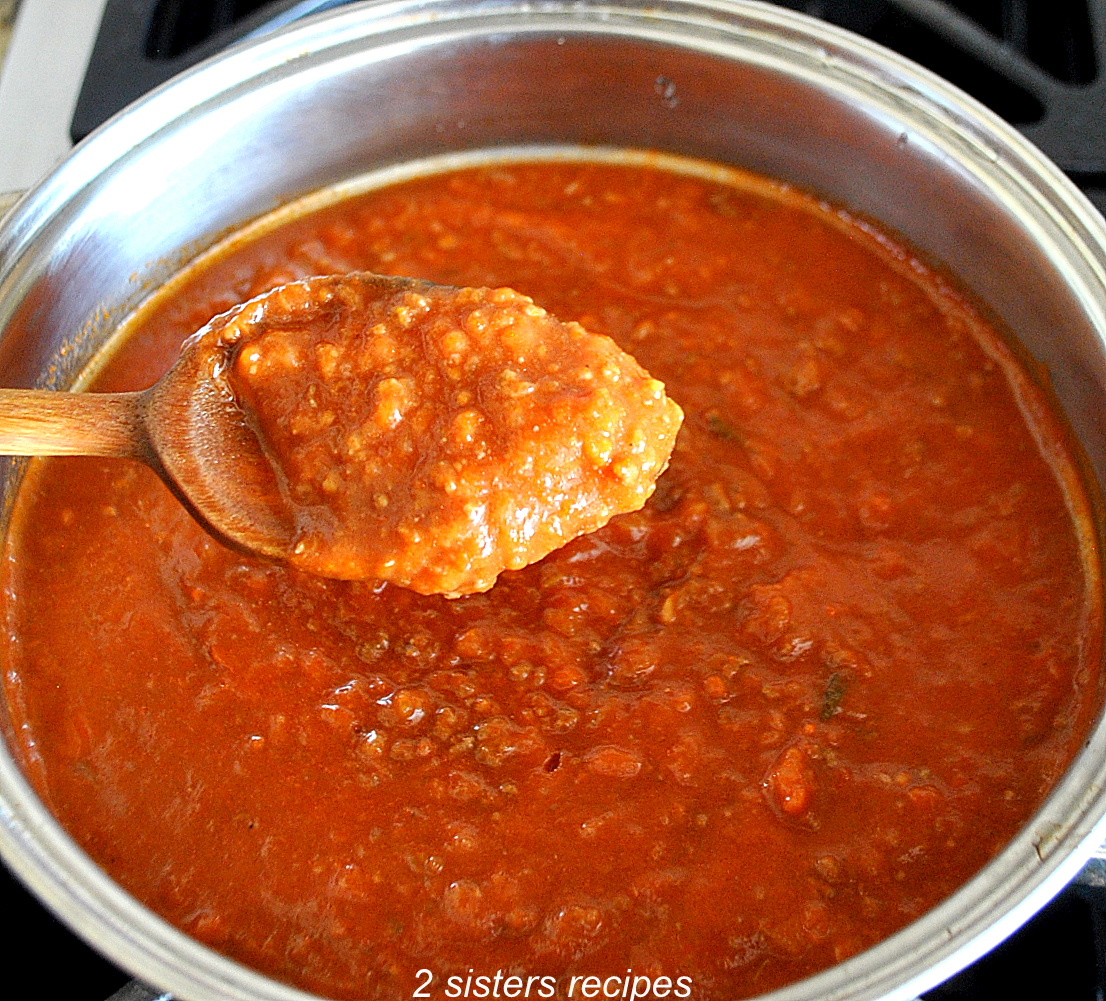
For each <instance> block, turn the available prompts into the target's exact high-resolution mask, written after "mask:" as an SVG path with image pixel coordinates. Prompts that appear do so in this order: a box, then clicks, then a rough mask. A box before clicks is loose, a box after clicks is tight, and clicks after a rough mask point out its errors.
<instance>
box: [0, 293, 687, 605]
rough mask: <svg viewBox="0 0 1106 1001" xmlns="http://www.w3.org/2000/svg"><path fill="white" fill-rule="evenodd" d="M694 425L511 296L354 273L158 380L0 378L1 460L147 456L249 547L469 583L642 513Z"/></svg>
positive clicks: (277, 302) (443, 586)
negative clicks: (62, 387) (105, 385)
mask: <svg viewBox="0 0 1106 1001" xmlns="http://www.w3.org/2000/svg"><path fill="white" fill-rule="evenodd" d="M328 373H329V374H328ZM681 418H682V414H681V413H680V410H679V407H677V406H676V405H675V404H674V403H672V402H671V401H670V400H668V399H667V398H665V396H664V392H663V386H662V385H661V384H660V383H659V382H657V381H656V380H655V379H653V378H652V377H650V376H649V374H648V373H647V372H645V371H644V369H642V368H641V367H640V366H639V365H638V364H637V362H636V361H634V359H633V358H631V357H630V356H629V355H627V354H625V353H624V352H623V351H622V350H621V349H620V348H619V347H618V346H617V345H616V344H615V343H614V342H613V341H611V340H610V339H609V338H606V337H601V336H598V335H595V334H591V333H588V332H587V331H585V330H584V329H583V328H581V327H580V326H579V325H578V324H572V323H569V324H564V323H561V322H560V321H559V320H557V319H555V318H554V317H551V316H549V315H548V314H547V313H545V311H544V310H542V309H540V308H539V307H537V306H536V305H534V303H533V302H532V301H531V300H530V299H528V298H526V297H525V296H521V295H519V294H518V293H517V292H514V291H512V290H510V289H457V288H450V287H447V286H441V285H435V284H433V283H431V282H426V281H420V280H417V279H411V278H395V277H384V276H380V275H374V274H370V273H366V272H355V273H352V274H348V275H326V276H319V277H316V278H309V279H305V280H303V281H299V282H292V283H290V284H288V285H284V286H279V287H278V288H275V289H273V290H272V291H270V292H267V293H265V294H264V295H261V296H258V297H256V298H254V299H251V300H250V301H249V302H247V303H243V304H241V305H239V306H236V307H234V308H233V309H231V310H228V311H227V312H226V313H223V314H221V315H220V316H217V317H215V318H214V319H213V320H212V321H211V322H210V323H208V324H207V325H206V326H205V327H204V328H202V329H201V330H199V331H197V333H196V334H194V335H193V336H192V337H191V338H189V340H187V341H186V342H185V344H184V347H183V349H182V352H181V356H180V358H179V359H178V360H177V362H176V363H175V364H174V366H173V367H172V368H171V369H170V370H169V372H167V373H166V374H165V375H164V376H163V377H162V378H161V380H160V381H158V382H157V383H156V384H155V385H154V386H152V387H151V388H149V389H147V390H145V391H143V392H137V393H119V394H109V393H99V394H98V393H53V392H40V391H28V390H0V454H5V453H6V454H9V455H96V456H113V457H123V458H132V459H139V460H141V461H142V462H145V463H146V464H147V465H149V466H150V467H151V468H152V469H153V470H154V471H155V472H156V473H157V474H158V475H159V476H160V477H161V478H162V480H164V482H165V483H166V484H167V485H168V486H169V488H170V489H171V490H172V491H173V493H175V494H176V495H177V497H179V498H180V500H181V501H182V502H183V503H184V504H185V505H186V506H187V507H188V508H189V509H190V510H191V511H192V513H193V514H194V515H195V516H196V518H197V519H198V520H199V521H200V522H201V523H202V524H204V525H205V526H207V527H208V528H209V529H211V530H212V531H213V532H214V533H215V534H216V535H217V536H219V537H221V538H222V539H223V540H225V541H226V542H228V543H230V544H231V545H233V546H235V547H236V548H238V549H240V550H244V551H246V552H251V553H255V554H259V555H262V556H266V557H269V558H273V559H278V560H284V561H287V562H289V563H291V564H293V565H294V566H297V567H299V568H301V569H305V570H309V571H311V572H314V573H318V574H321V575H323V576H327V577H338V578H349V579H356V578H362V577H372V578H377V579H384V580H390V581H392V582H393V583H397V584H401V585H403V586H405V587H410V588H413V589H414V590H418V591H421V592H422V593H444V594H447V595H457V594H464V593H471V592H472V591H477V590H486V589H487V588H488V587H491V586H492V584H493V583H494V581H495V579H496V576H497V575H498V573H499V572H500V571H502V570H504V569H518V568H520V567H522V566H525V565H526V564H528V563H530V562H533V561H534V560H537V559H540V558H541V557H542V556H544V555H545V554H546V553H548V552H550V551H551V550H552V549H554V548H557V547H558V546H561V545H564V544H565V543H566V542H567V541H569V540H570V539H571V538H574V537H575V536H576V535H579V534H582V533H584V532H590V531H594V530H595V529H596V528H599V527H601V526H602V525H603V524H605V523H606V521H607V520H608V519H609V518H610V517H612V516H613V515H614V514H617V513H619V512H621V511H629V510H635V509H636V508H638V507H640V506H641V505H642V504H644V503H645V501H646V499H647V498H648V497H649V495H650V494H651V493H652V491H653V487H654V484H655V481H656V477H657V476H659V475H660V473H661V472H662V471H663V469H664V467H665V465H666V464H667V461H668V457H669V454H670V453H671V451H672V447H673V445H674V442H675V436H676V432H677V430H678V428H679V424H680V420H681Z"/></svg>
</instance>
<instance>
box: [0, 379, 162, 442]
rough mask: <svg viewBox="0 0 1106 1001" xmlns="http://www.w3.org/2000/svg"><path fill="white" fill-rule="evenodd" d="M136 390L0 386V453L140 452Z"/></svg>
mask: <svg viewBox="0 0 1106 1001" xmlns="http://www.w3.org/2000/svg"><path fill="white" fill-rule="evenodd" d="M142 396H143V394H142V393H61V392H51V391H48V390H38V389H0V455H104V456H112V457H115V458H134V459H140V458H144V457H145V456H146V455H147V453H148V451H149V449H148V446H147V443H146V433H145V430H144V428H143V425H142V422H141V418H140V415H139V404H140V401H141V398H142Z"/></svg>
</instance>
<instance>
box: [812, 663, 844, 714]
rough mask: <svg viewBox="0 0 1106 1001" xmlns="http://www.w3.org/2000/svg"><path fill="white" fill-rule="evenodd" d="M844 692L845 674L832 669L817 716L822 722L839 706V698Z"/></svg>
mask: <svg viewBox="0 0 1106 1001" xmlns="http://www.w3.org/2000/svg"><path fill="white" fill-rule="evenodd" d="M844 694H845V676H844V675H843V674H842V673H841V672H840V671H834V672H833V674H831V675H830V676H829V681H827V682H826V693H825V695H823V696H822V711H821V712H820V713H819V714H818V718H819V719H820V720H821V721H822V722H823V723H824V722H825V721H826V720H828V719H830V718H831V717H832V716H833V715H834V713H836V712H837V710H838V709H839V708H840V707H841V699H842V697H843V696H844Z"/></svg>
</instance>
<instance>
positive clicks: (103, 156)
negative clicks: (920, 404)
mask: <svg viewBox="0 0 1106 1001" xmlns="http://www.w3.org/2000/svg"><path fill="white" fill-rule="evenodd" d="M549 144H556V145H562V144H575V145H580V144H582V145H586V146H591V145H601V146H614V147H626V146H628V147H637V148H649V149H656V150H664V151H669V152H674V153H681V154H685V155H692V156H698V157H704V158H707V159H713V160H718V161H723V162H726V163H732V164H737V165H740V166H742V167H746V168H751V169H753V170H758V171H762V172H764V173H767V174H771V175H774V176H776V177H780V178H783V179H785V180H788V181H792V182H794V183H796V184H800V185H803V186H806V187H809V188H813V189H815V190H817V191H819V192H822V193H824V194H825V195H826V196H828V197H829V198H830V199H832V200H834V201H836V202H839V203H842V204H844V205H846V206H849V207H851V208H853V209H856V210H858V211H860V212H862V213H866V214H868V215H870V216H872V217H874V218H876V219H879V220H881V221H882V222H883V223H884V224H886V225H887V226H890V227H892V228H893V229H895V230H897V231H898V232H900V233H901V234H903V235H904V236H905V237H906V238H907V239H908V240H909V241H911V242H912V243H913V244H914V245H915V246H916V247H917V248H919V249H920V250H921V251H922V252H923V253H924V254H927V255H929V256H930V257H932V258H933V259H935V260H937V261H941V262H943V263H945V264H946V265H947V266H948V267H950V268H951V269H952V270H953V271H955V272H956V273H957V274H958V275H959V277H960V278H961V280H962V281H963V282H964V283H965V284H966V285H967V286H968V287H969V288H971V289H972V290H973V291H974V292H975V294H976V295H977V296H978V297H979V298H980V299H981V300H982V301H983V302H984V303H986V304H987V305H988V306H989V307H990V308H991V309H992V310H993V311H994V313H995V314H996V315H997V316H998V317H1000V318H1001V319H1002V320H1003V321H1005V323H1006V324H1007V325H1008V326H1009V327H1010V329H1012V330H1013V331H1015V332H1016V334H1017V336H1018V337H1019V338H1020V339H1021V341H1022V343H1023V344H1024V345H1025V346H1026V347H1027V348H1028V350H1029V351H1030V352H1031V353H1032V355H1033V356H1034V357H1035V358H1036V359H1037V360H1038V361H1039V362H1040V363H1041V364H1042V365H1043V366H1045V368H1047V370H1048V372H1049V374H1050V377H1051V379H1052V383H1053V385H1054V387H1055V390H1056V393H1057V396H1058V397H1059V399H1060V401H1061V403H1062V405H1063V407H1064V409H1065V411H1066V413H1067V415H1068V418H1069V420H1070V422H1071V424H1072V426H1073V428H1074V430H1075V433H1076V435H1077V436H1078V438H1079V439H1080V441H1081V442H1082V444H1083V447H1084V449H1085V450H1086V453H1087V456H1088V459H1089V463H1090V467H1091V475H1092V477H1093V478H1095V479H1097V481H1098V483H1099V484H1103V483H1106V419H1104V417H1103V415H1104V414H1106V227H1104V225H1103V220H1102V219H1101V218H1100V217H1099V216H1098V215H1097V214H1096V213H1095V211H1094V210H1093V209H1092V208H1091V207H1090V205H1089V204H1088V203H1087V202H1086V201H1085V199H1084V198H1083V197H1082V196H1081V195H1080V194H1079V193H1078V191H1077V190H1076V189H1075V188H1074V187H1073V186H1072V185H1071V184H1070V183H1069V182H1068V181H1067V180H1065V178H1064V177H1063V176H1062V175H1061V174H1060V172H1059V171H1058V170H1057V169H1056V168H1055V167H1053V166H1052V165H1051V164H1050V163H1048V162H1047V161H1046V160H1045V159H1044V158H1043V157H1042V156H1041V155H1040V154H1039V153H1037V152H1036V151H1035V150H1034V149H1033V148H1032V147H1031V146H1029V144H1028V143H1026V142H1025V141H1024V140H1022V139H1021V138H1020V137H1019V136H1018V135H1017V134H1016V133H1015V132H1013V131H1012V130H1011V129H1009V128H1008V127H1006V126H1005V125H1003V124H1002V123H1001V122H1000V121H998V120H997V119H996V118H995V117H994V116H993V115H991V114H990V113H989V112H988V111H986V110H985V109H984V108H982V107H981V106H979V105H977V104H976V103H974V102H973V101H971V100H970V99H968V98H967V97H965V96H964V95H963V94H961V93H959V92H958V91H956V90H954V89H953V88H951V87H950V86H949V85H947V84H945V83H944V82H942V81H941V80H939V79H937V78H935V77H933V76H931V75H930V74H928V73H926V72H925V71H923V70H921V69H919V68H917V67H915V66H913V65H911V64H909V63H907V62H906V61H904V60H902V59H900V58H898V57H897V56H895V55H893V54H891V53H889V52H886V51H884V50H882V49H880V48H878V47H876V46H874V45H872V44H870V43H868V42H865V41H863V40H862V39H859V38H855V37H853V36H851V35H848V34H846V33H844V32H842V31H839V30H836V29H834V28H832V27H828V26H826V25H823V24H819V23H816V22H813V21H811V20H809V19H806V18H803V17H801V16H798V15H793V14H790V13H788V12H786V11H784V10H780V9H776V8H770V7H766V6H761V5H758V4H746V3H740V2H731V0H659V2H654V3H651V4H648V5H646V4H644V3H643V4H637V3H622V2H606V3H604V2H599V0H580V2H565V0H549V2H544V0H543V2H535V3H522V2H517V0H395V2H378V3H369V4H361V5H357V6H354V7H350V8H343V9H341V10H340V11H338V12H335V13H332V14H330V15H325V16H323V17H321V18H315V19H312V20H310V21H307V22H304V23H302V24H299V25H298V26H294V27H292V28H291V29H287V30H285V31H284V32H282V33H280V34H279V35H276V36H274V37H271V38H267V39H265V40H261V41H258V42H255V43H252V44H249V45H246V46H243V47H239V48H237V49H235V50H232V51H231V52H229V53H227V54H226V55H223V56H221V57H219V58H217V59H215V60H213V61H211V62H208V63H206V64H204V65H202V66H201V67H199V68H198V69H196V70H194V71H192V72H190V73H188V74H186V75H184V76H183V77H180V78H178V79H177V80H175V81H174V82H171V83H170V84H168V85H167V86H165V87H163V88H162V89H160V90H159V91H157V92H155V93H154V94H153V95H152V96H150V97H148V98H146V99H144V100H142V101H141V102H139V103H138V104H136V105H133V106H132V107H130V108H129V109H128V110H126V111H124V112H123V113H122V114H121V115H120V116H118V117H117V118H115V119H114V120H113V121H111V122H110V123H109V124H108V125H107V126H105V127H104V128H103V129H101V130H100V131H99V132H97V133H95V134H94V135H93V136H92V137H90V138H89V139H88V140H87V141H86V142H85V143H83V144H82V145H81V146H80V147H79V148H78V149H77V150H76V151H75V152H74V153H73V155H72V156H71V157H70V158H69V159H68V160H67V161H66V162H65V163H63V164H62V165H61V166H60V167H59V168H58V169H57V170H56V171H55V172H54V173H53V174H52V175H51V176H50V177H48V178H47V179H46V180H45V181H44V182H43V183H42V184H40V185H39V186H38V187H37V188H35V189H34V190H33V191H32V192H30V193H29V194H28V195H27V197H26V198H24V199H23V201H22V202H21V203H20V204H19V205H18V206H17V207H16V209H15V210H14V211H13V213H12V214H11V215H9V216H8V217H7V219H6V220H5V222H4V223H3V225H2V226H0V329H2V330H3V334H2V336H0V378H2V379H3V381H4V382H5V383H6V384H7V385H13V386H30V385H39V386H56V387H65V386H66V385H68V384H69V383H70V382H71V381H72V379H73V378H74V376H75V375H76V374H77V373H78V372H79V371H80V370H81V369H82V368H83V367H84V366H85V364H86V363H87V362H88V361H89V359H90V358H91V357H92V356H93V354H94V353H95V351H96V350H97V349H98V347H100V346H101V345H102V343H103V341H104V339H105V338H106V337H107V335H108V334H109V333H110V331H111V330H112V328H113V326H114V325H115V323H116V321H117V320H119V319H120V318H122V317H123V316H124V315H126V313H127V312H128V311H129V310H130V309H131V308H133V307H134V306H135V305H136V304H137V303H138V302H139V301H141V300H142V299H143V298H144V296H145V295H146V294H147V293H148V291H149V290H150V289H151V288H153V287H155V286H156V285H157V284H158V283H159V282H161V281H162V280H164V279H165V278H167V277H168V276H169V275H170V274H171V273H172V272H173V271H174V270H175V269H176V268H177V266H178V265H179V263H180V262H181V261H182V260H184V259H186V258H188V257H189V256H190V255H191V254H193V253H195V252H196V251H198V250H200V249H202V248H204V247H206V246H208V245H209V244H211V243H212V242H213V241H214V240H215V239H216V238H217V237H218V236H219V235H220V234H222V233H225V232H226V231H227V230H228V229H231V228H234V227H237V226H239V225H241V224H242V223H244V222H246V221H247V220H250V219H252V218H254V217H256V216H257V215H259V214H261V213H264V212H266V211H267V210H269V209H272V208H273V207H274V206H276V205H278V204H279V203H282V202H285V201H287V200H289V199H291V198H293V197H295V196H297V195H300V194H302V193H304V192H308V191H311V190H313V189H317V188H320V187H323V186H327V185H335V184H339V185H340V184H343V183H345V182H348V181H349V180H350V179H351V178H355V177H357V176H358V175H362V174H363V173H365V172H366V171H369V170H373V169H379V168H384V167H388V166H391V165H399V164H403V163H407V162H410V161H413V160H418V159H421V158H425V157H429V156H435V155H448V154H454V153H461V152H464V151H470V150H474V149H485V148H507V147H533V146H545V145H549ZM20 468H21V467H20V466H19V465H18V464H13V463H7V464H4V465H2V466H0V478H2V481H3V484H4V489H5V496H6V498H7V499H8V500H9V501H10V498H11V495H12V492H13V489H14V487H15V485H16V484H17V483H18V477H19V473H20ZM4 725H5V726H6V727H7V728H8V732H9V735H10V723H9V722H8V721H7V719H6V715H5V717H4ZM1104 782H1106V723H1104V722H1103V721H1102V720H1101V719H1100V720H1099V722H1098V724H1097V726H1096V728H1095V729H1094V731H1093V733H1092V734H1091V735H1090V736H1089V738H1088V740H1087V742H1086V746H1085V748H1084V749H1083V751H1082V753H1081V754H1080V755H1079V757H1078V758H1077V759H1076V761H1075V762H1074V763H1073V764H1072V766H1071V768H1070V769H1069V770H1068V772H1067V774H1066V775H1065V777H1064V778H1063V780H1062V781H1061V782H1060V784H1059V785H1058V786H1057V787H1056V789H1055V790H1054V791H1053V793H1052V794H1051V796H1050V797H1049V799H1048V800H1047V802H1046V803H1045V804H1044V806H1043V807H1042V808H1041V810H1040V811H1039V812H1038V813H1037V815H1036V816H1035V817H1033V819H1032V820H1031V822H1030V823H1029V824H1028V825H1027V826H1026V827H1025V829H1024V830H1023V831H1022V832H1021V834H1020V835H1019V836H1018V837H1017V838H1016V839H1015V840H1014V842H1013V843H1012V844H1010V845H1009V847H1008V848H1007V849H1006V850H1005V851H1004V852H1003V853H1002V854H1001V855H999V856H998V857H997V858H996V859H995V860H994V861H993V862H992V863H991V864H990V865H988V866H987V868H986V869H985V870H984V871H983V872H981V873H980V874H979V875H978V876H977V877H976V878H975V879H974V880H972V881H971V882H970V883H969V884H968V885H967V886H965V887H964V888H963V889H961V890H960V891H959V892H958V893H957V894H955V895H954V896H953V897H952V898H950V899H949V900H947V901H946V902H945V903H943V904H942V905H940V906H939V907H938V908H936V909H935V910H933V911H931V912H930V913H928V914H927V915H925V916H924V917H923V918H921V919H920V920H918V921H916V922H915V923H914V924H912V925H910V926H909V927H908V928H906V929H905V930H904V931H902V932H900V933H899V934H898V935H896V936H894V937H893V938H891V939H889V940H887V941H885V942H883V943H882V944H880V945H878V946H876V947H875V948H873V949H871V950H869V951H868V952H865V953H863V954H861V955H859V956H857V957H855V958H853V959H850V960H848V961H847V962H845V963H842V964H841V965H839V966H837V967H835V968H833V969H830V970H827V971H825V972H824V973H821V974H819V975H818V976H816V977H813V978H811V979H809V980H807V981H803V982H801V983H798V984H795V985H792V986H791V987H788V988H786V989H784V990H782V991H779V992H777V993H776V994H774V995H772V997H773V998H774V999H775V1001H784V999H789V1001H790V999H800V998H818V999H820V1001H831V999H837V998H846V997H847V998H855V999H866V998H876V997H887V998H906V997H911V996H913V995H914V994H916V993H917V992H919V991H921V990H924V989H926V988H927V987H929V986H931V985H933V984H935V983H937V982H939V981H940V980H942V979H944V978H946V977H947V976H949V975H951V974H952V973H953V972H955V971H956V970H957V969H959V968H960V967H962V966H964V965H966V964H967V963H968V962H970V961H971V960H972V959H974V958H975V957H977V956H978V955H980V954H981V953H982V952H984V951H985V950H987V949H988V948H990V947H991V946H993V945H994V944H995V943H997V942H998V941H999V940H1001V939H1002V938H1003V937H1004V936H1006V935H1007V934H1009V933H1010V932H1011V931H1013V930H1014V929H1015V928H1016V927H1017V926H1018V925H1019V924H1020V923H1022V922H1023V921H1024V920H1026V919H1027V918H1028V917H1029V916H1030V915H1031V914H1032V913H1033V912H1034V911H1035V910H1036V909H1038V908H1039V907H1040V906H1042V905H1043V904H1044V903H1045V902H1046V901H1047V900H1048V899H1049V897H1050V896H1051V895H1052V894H1054V893H1055V892H1056V891H1057V890H1058V889H1059V888H1060V887H1061V886H1062V885H1063V884H1064V883H1065V882H1067V881H1068V880H1069V879H1070V878H1071V877H1072V876H1073V875H1074V874H1075V873H1076V871H1077V870H1078V868H1079V867H1080V865H1081V864H1082V862H1083V860H1084V859H1085V858H1086V857H1087V855H1088V854H1089V853H1090V852H1091V850H1092V849H1093V848H1094V847H1095V845H1097V844H1098V843H1099V842H1100V841H1101V840H1102V836H1103V829H1104V828H1103V824H1102V822H1101V820H1102V817H1103V815H1104V813H1106V796H1104V794H1103V785H1104ZM0 821H2V823H0V849H2V851H3V854H4V857H5V858H6V860H7V861H8V863H9V864H10V865H11V866H12V867H13V868H14V869H15V870H16V871H17V872H18V873H19V874H20V875H21V876H22V878H23V879H24V880H25V881H26V882H27V883H28V884H29V885H30V886H31V887H32V888H33V889H34V891H35V892H36V893H38V895H39V896H40V897H41V898H42V899H43V900H45V901H46V903H47V904H48V905H49V906H50V907H52V908H53V909H54V910H55V911H56V912H57V913H58V914H59V915H60V916H61V917H62V918H63V919H64V920H65V921H66V922H68V923H69V924H70V925H71V926H72V927H73V928H74V929H75V930H76V931H77V932H79V933H80V934H81V935H83V936H84V937H85V938H86V939H88V940H89V941H90V942H92V943H93V944H94V945H95V946H97V947H98V948H99V949H101V950H102V951H103V952H105V953H106V954H107V955H108V956H110V957H112V958H113V959H114V960H115V961H116V962H118V963H119V964H121V965H122V966H124V967H125V968H127V969H129V970H130V971H132V972H133V973H134V974H135V975H137V976H139V977H141V978H142V979H144V980H146V981H147V982H149V983H151V984H156V985H158V986H159V987H161V988H164V989H167V990H170V991H172V992H173V993H174V994H175V995H177V996H178V997H181V998H187V999H193V1001H221V999H231V998H234V999H251V1001H260V999H266V1001H277V999H289V1001H290V999H293V998H304V997H306V995H304V994H302V993H300V992H298V991H295V990H292V989H291V988H288V987H286V986H283V985H281V984H278V983H275V982H273V981H271V980H267V979H265V978H264V977H261V976H259V975H258V974H255V973H253V972H252V971H250V970H248V969H246V968H244V967H242V966H239V965H237V964H235V963H233V962H231V961H229V960H227V959H225V958H223V957H222V956H220V955H218V954H216V953H214V952H212V951H211V950H209V949H207V948H205V947H203V946H200V945H198V944H196V943H195V942H193V941H192V940H190V939H189V938H187V937H186V936H184V935H183V934H181V933H180V932H178V931H176V930H175V929H173V928H171V927H170V926H168V925H167V924H166V923H164V922H163V921H161V920H160V919H158V918H157V917H156V916H154V915H153V914H151V913H150V912H149V911H148V910H146V909H145V908H144V907H142V906H141V905H139V904H138V903H137V902H136V901H134V900H133V899H131V898H130V897H128V896H127V895H126V894H125V893H123V891H122V890H120V889H119V888H118V887H117V886H115V885H114V884H113V883H112V882H111V880H110V879H108V877H107V876H106V875H105V874H104V873H103V872H101V871H100V870H99V869H98V868H97V867H96V866H95V865H94V864H93V863H92V862H91V861H90V860H89V859H88V858H87V857H85V856H84V854H83V853H81V852H80V851H79V850H78V849H77V848H76V847H75V846H74V844H73V843H72V842H71V841H70V840H69V839H68V837H67V836H66V835H65V834H64V833H63V832H62V830H61V829H60V828H59V827H58V825H57V824H56V823H55V821H54V820H53V818H52V817H51V816H50V815H49V813H48V812H47V811H46V810H45V808H44V807H43V805H42V803H41V802H40V801H39V800H38V799H37V798H36V796H35V794H34V793H33V792H32V791H31V789H30V787H29V786H28V785H27V783H26V781H25V780H24V778H23V776H22V775H21V773H20V772H19V770H18V768H17V767H16V766H15V764H14V763H13V761H12V759H11V757H10V755H9V754H8V753H7V751H6V749H0ZM166 837H172V832H171V831H167V832H166ZM715 903H716V904H717V903H718V902H715Z"/></svg>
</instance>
